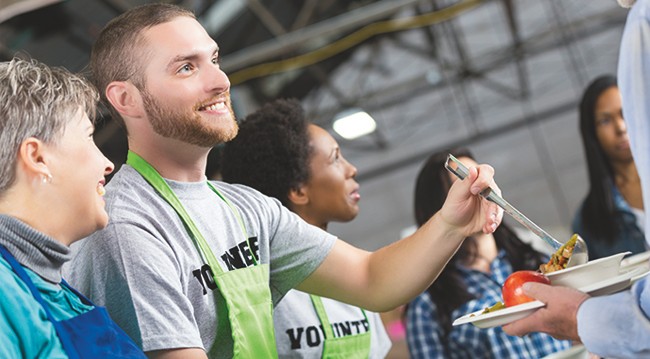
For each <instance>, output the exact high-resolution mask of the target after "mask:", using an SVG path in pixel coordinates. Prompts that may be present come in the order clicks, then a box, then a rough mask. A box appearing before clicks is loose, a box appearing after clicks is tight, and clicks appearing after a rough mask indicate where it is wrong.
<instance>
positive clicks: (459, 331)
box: [406, 251, 571, 359]
mask: <svg viewBox="0 0 650 359" xmlns="http://www.w3.org/2000/svg"><path fill="white" fill-rule="evenodd" d="M490 268H491V272H492V273H491V274H488V273H484V272H481V271H477V270H473V269H468V268H465V267H462V266H460V265H457V266H456V269H457V270H458V271H459V272H460V274H461V275H462V276H463V278H464V280H465V285H466V286H467V289H468V291H469V293H470V294H472V295H473V296H474V297H476V298H477V299H472V300H471V301H469V302H467V303H465V304H463V305H461V306H460V307H459V308H457V309H456V310H454V311H453V313H452V315H451V317H452V320H453V319H455V318H458V317H461V316H463V315H465V314H467V313H470V312H475V311H477V310H481V309H484V308H486V307H489V306H491V305H493V304H494V303H496V302H499V301H501V300H502V298H501V286H502V283H503V282H504V281H505V279H506V278H507V277H508V275H510V274H511V273H512V266H511V264H510V262H509V261H508V260H507V259H506V257H505V252H504V251H500V252H499V255H498V256H497V258H496V259H495V260H494V261H493V262H492V263H491V265H490ZM437 317H438V313H437V309H436V306H435V304H434V303H433V302H432V301H431V296H430V295H429V293H427V292H424V293H422V294H420V295H419V296H418V297H417V298H415V299H414V300H413V302H411V303H410V304H409V307H408V311H407V321H406V329H407V340H408V346H409V351H410V353H411V357H412V358H414V359H418V358H445V359H447V358H472V359H474V358H541V357H543V356H545V355H548V354H551V353H554V352H557V351H560V350H563V349H567V348H569V347H570V346H571V343H570V342H569V341H563V340H556V339H553V338H552V337H550V336H548V335H546V334H541V333H533V334H529V335H527V336H525V337H514V336H509V335H507V334H506V333H504V332H503V330H502V329H501V327H494V328H488V329H480V328H477V327H475V326H473V325H471V324H463V325H459V326H455V327H452V330H451V332H450V333H444V329H443V328H442V327H441V326H440V325H439V324H438V322H437V320H436V319H435V318H437ZM445 338H446V339H445Z"/></svg>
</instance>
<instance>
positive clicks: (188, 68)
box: [178, 64, 192, 72]
mask: <svg viewBox="0 0 650 359" xmlns="http://www.w3.org/2000/svg"><path fill="white" fill-rule="evenodd" d="M191 70H192V67H191V66H190V64H185V65H183V67H181V68H180V69H179V70H178V72H187V71H191Z"/></svg>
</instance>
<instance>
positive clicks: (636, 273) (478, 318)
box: [453, 268, 648, 328]
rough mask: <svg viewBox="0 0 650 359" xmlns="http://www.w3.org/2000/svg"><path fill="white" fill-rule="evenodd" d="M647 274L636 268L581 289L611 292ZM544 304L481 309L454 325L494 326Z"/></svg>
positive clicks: (593, 293) (591, 293) (519, 317)
mask: <svg viewBox="0 0 650 359" xmlns="http://www.w3.org/2000/svg"><path fill="white" fill-rule="evenodd" d="M645 274H648V270H647V269H645V268H636V269H633V270H631V271H626V272H623V273H621V274H619V275H617V276H616V277H613V278H608V279H606V280H603V281H600V282H598V283H593V284H590V285H588V286H585V287H582V288H580V290H581V291H583V292H585V293H589V295H592V296H599V295H605V294H611V293H615V292H618V291H620V290H623V289H625V288H627V287H629V286H630V285H631V284H632V278H635V279H638V278H640V277H642V276H643V275H645ZM543 306H544V303H542V302H540V301H537V300H535V301H532V302H528V303H524V304H519V305H515V306H513V307H509V308H505V309H501V310H497V311H496V312H492V313H486V314H481V312H483V310H479V311H476V312H474V313H470V314H466V315H464V316H462V317H460V318H458V319H456V320H455V321H454V323H453V325H454V326H456V325H461V324H466V323H472V324H473V325H474V326H476V327H479V328H492V327H496V326H501V325H504V324H508V323H510V322H514V321H515V320H519V319H521V318H524V317H526V316H528V315H530V314H532V313H533V312H534V311H535V310H537V309H538V308H541V307H543Z"/></svg>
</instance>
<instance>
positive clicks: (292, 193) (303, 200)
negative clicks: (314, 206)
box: [287, 186, 309, 206]
mask: <svg viewBox="0 0 650 359" xmlns="http://www.w3.org/2000/svg"><path fill="white" fill-rule="evenodd" d="M287 197H288V198H289V202H291V203H292V204H293V205H294V206H304V205H306V204H307V203H309V191H307V189H306V188H305V186H300V187H298V189H294V188H292V189H290V190H289V194H288V195H287Z"/></svg>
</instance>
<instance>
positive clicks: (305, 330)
mask: <svg viewBox="0 0 650 359" xmlns="http://www.w3.org/2000/svg"><path fill="white" fill-rule="evenodd" d="M321 299H322V300H323V307H325V312H326V313H327V319H328V320H329V322H330V324H331V326H332V331H333V332H334V336H335V337H337V338H339V337H345V336H349V335H357V334H363V333H367V332H368V331H370V358H371V359H380V358H385V357H386V354H388V351H389V350H390V347H391V342H390V338H388V334H387V333H386V329H385V328H384V324H383V323H382V322H381V318H380V317H379V314H377V313H374V312H369V311H366V316H367V317H368V320H366V318H365V317H364V316H363V312H362V311H361V309H359V308H357V307H354V306H352V305H349V304H345V303H341V302H337V301H335V300H333V299H329V298H321ZM273 325H274V327H275V341H276V343H277V347H278V354H279V355H280V358H322V356H323V355H322V354H323V340H324V339H325V336H324V334H323V329H322V325H321V322H320V320H319V318H318V315H317V314H316V310H315V309H314V305H313V304H312V301H311V298H310V297H309V294H307V293H305V292H301V291H299V290H291V291H289V293H287V295H286V296H285V297H284V298H282V300H281V301H280V303H279V304H278V305H277V306H276V307H275V311H274V313H273Z"/></svg>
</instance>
